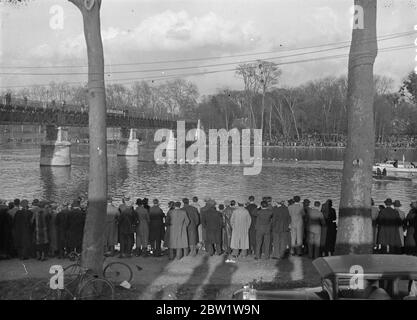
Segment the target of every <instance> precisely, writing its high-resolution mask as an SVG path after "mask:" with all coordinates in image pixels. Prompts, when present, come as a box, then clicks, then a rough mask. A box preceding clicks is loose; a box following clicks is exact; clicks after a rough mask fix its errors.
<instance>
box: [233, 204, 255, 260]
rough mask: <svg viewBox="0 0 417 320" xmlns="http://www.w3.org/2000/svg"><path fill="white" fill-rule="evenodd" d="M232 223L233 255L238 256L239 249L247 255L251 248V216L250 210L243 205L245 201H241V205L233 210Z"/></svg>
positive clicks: (242, 253)
mask: <svg viewBox="0 0 417 320" xmlns="http://www.w3.org/2000/svg"><path fill="white" fill-rule="evenodd" d="M230 224H231V226H232V239H231V241H230V247H231V248H232V250H233V251H232V256H234V257H237V256H238V255H239V250H241V256H242V257H246V255H247V252H248V249H249V228H250V224H251V217H250V214H249V211H248V210H247V209H245V208H244V207H243V203H239V206H238V207H237V208H236V209H235V210H233V213H232V217H231V218H230Z"/></svg>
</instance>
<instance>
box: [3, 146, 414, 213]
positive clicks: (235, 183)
mask: <svg viewBox="0 0 417 320" xmlns="http://www.w3.org/2000/svg"><path fill="white" fill-rule="evenodd" d="M147 152H148V153H149V154H148V157H143V155H142V157H139V159H138V158H136V157H117V156H116V150H115V146H112V145H110V146H109V147H108V155H109V156H108V177H109V178H108V187H109V192H110V194H111V195H113V196H114V197H115V198H119V199H120V198H121V196H122V195H124V194H125V195H129V196H130V197H132V198H137V197H147V198H149V199H153V198H158V199H159V200H160V201H162V203H163V205H162V207H163V208H166V203H167V202H168V201H169V200H179V199H182V198H183V197H189V198H190V197H192V196H195V195H196V196H198V197H199V198H201V199H202V198H204V197H205V196H210V197H212V198H214V199H216V201H217V202H223V201H224V200H226V199H235V200H240V201H246V199H247V198H248V196H249V195H254V196H255V197H256V199H257V200H258V201H259V199H260V198H261V197H262V196H265V195H269V196H272V197H273V198H274V199H276V200H287V199H289V198H292V197H293V196H294V195H299V196H300V197H301V198H302V199H304V198H308V199H310V200H312V201H314V200H319V201H325V200H326V199H329V198H330V199H332V200H333V202H334V205H335V207H336V208H337V207H338V204H339V199H340V183H341V177H342V165H343V164H342V161H341V160H342V159H343V149H337V148H335V149H325V148H320V149H319V148H317V149H313V148H309V149H307V148H305V149H303V148H282V147H269V148H264V150H263V156H264V158H265V160H264V161H263V166H262V171H261V173H260V174H259V175H256V176H245V175H243V166H236V165H189V164H187V165H175V164H171V165H157V164H156V163H154V162H151V161H141V160H140V159H143V158H148V159H149V156H150V158H152V156H153V150H148V151H147ZM393 152H394V154H393ZM71 153H72V166H71V167H70V168H59V167H40V166H39V155H40V149H39V146H36V145H7V144H3V145H1V146H0V198H5V199H8V200H11V199H13V198H16V197H18V198H20V199H22V198H26V199H34V198H38V199H47V200H53V201H57V202H62V201H64V200H67V201H71V200H73V199H74V198H76V197H77V196H79V195H81V196H84V197H85V196H86V194H87V185H88V147H87V146H85V145H73V146H72V147H71ZM403 153H404V154H405V157H406V159H407V160H408V161H416V160H417V152H416V151H414V150H396V151H393V150H391V151H389V152H388V151H387V150H377V152H376V158H377V159H378V158H379V159H383V158H385V157H393V156H395V157H397V158H398V159H402V154H403ZM272 159H275V160H272ZM279 159H281V160H279ZM291 159H293V160H291ZM294 159H297V160H298V161H294ZM416 195H417V183H414V182H403V181H400V182H374V184H373V191H372V196H373V198H374V199H375V201H376V202H377V203H382V202H383V200H385V199H386V198H387V197H391V198H392V199H393V200H395V199H398V200H400V201H401V202H402V203H403V209H404V210H405V211H408V208H409V206H408V205H409V203H410V201H411V200H417V199H416V198H417V197H416Z"/></svg>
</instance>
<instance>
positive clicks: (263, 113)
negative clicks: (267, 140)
mask: <svg viewBox="0 0 417 320" xmlns="http://www.w3.org/2000/svg"><path fill="white" fill-rule="evenodd" d="M264 117H265V89H264V91H263V92H262V112H261V130H262V134H263V132H264Z"/></svg>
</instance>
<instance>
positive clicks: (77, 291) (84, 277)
mask: <svg viewBox="0 0 417 320" xmlns="http://www.w3.org/2000/svg"><path fill="white" fill-rule="evenodd" d="M64 275H65V273H64ZM71 289H72V290H71ZM29 299H30V300H114V286H113V284H112V283H111V282H110V281H108V280H106V279H103V278H99V277H98V276H97V275H95V274H93V273H92V272H91V270H88V269H85V268H81V267H80V273H79V274H78V276H77V278H76V279H72V280H71V281H70V282H69V284H68V285H65V277H64V287H63V288H62V289H52V288H51V287H50V280H48V281H46V280H41V281H39V282H37V283H36V284H35V285H34V286H33V288H32V290H31V293H30V297H29Z"/></svg>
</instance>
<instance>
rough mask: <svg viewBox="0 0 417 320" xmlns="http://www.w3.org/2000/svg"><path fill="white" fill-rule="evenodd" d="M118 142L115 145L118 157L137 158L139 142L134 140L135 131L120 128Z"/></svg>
mask: <svg viewBox="0 0 417 320" xmlns="http://www.w3.org/2000/svg"><path fill="white" fill-rule="evenodd" d="M120 136H121V137H120V141H119V143H118V144H117V155H118V156H138V155H139V147H138V142H139V140H138V139H137V138H136V130H135V129H128V128H120Z"/></svg>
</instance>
